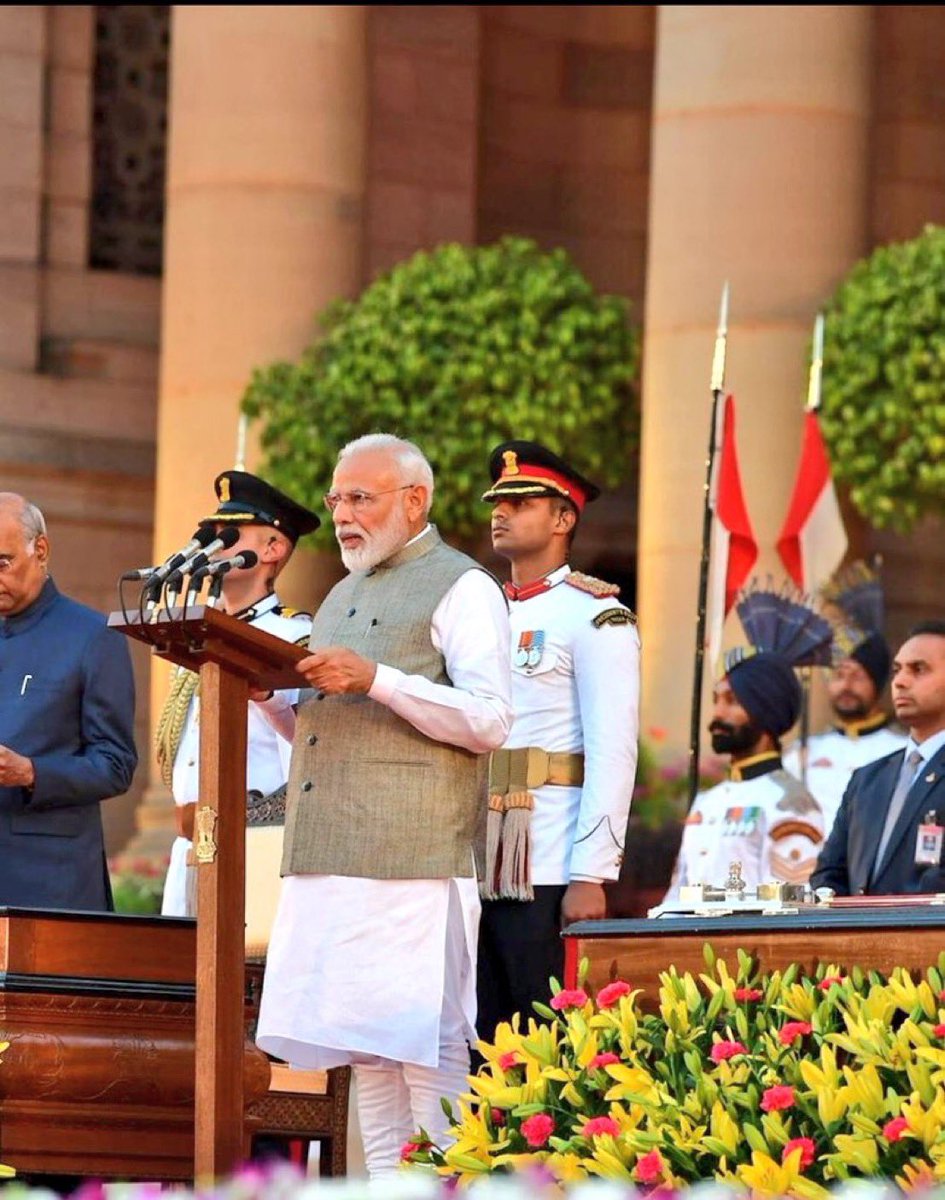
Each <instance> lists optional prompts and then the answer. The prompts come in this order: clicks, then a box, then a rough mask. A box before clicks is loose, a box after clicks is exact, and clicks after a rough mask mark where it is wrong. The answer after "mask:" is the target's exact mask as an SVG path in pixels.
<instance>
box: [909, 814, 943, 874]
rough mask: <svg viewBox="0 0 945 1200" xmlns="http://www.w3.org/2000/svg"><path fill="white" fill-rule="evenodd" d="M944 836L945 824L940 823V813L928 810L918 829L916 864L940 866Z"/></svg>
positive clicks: (916, 836)
mask: <svg viewBox="0 0 945 1200" xmlns="http://www.w3.org/2000/svg"><path fill="white" fill-rule="evenodd" d="M943 838H945V826H943V825H940V824H939V820H938V814H937V813H935V812H932V811H929V812H927V813H926V814H925V820H924V821H923V822H922V824H921V825H920V826H919V828H918V829H917V830H916V835H915V862H916V866H931V867H937V866H938V864H939V863H940V862H941V860H942V840H943Z"/></svg>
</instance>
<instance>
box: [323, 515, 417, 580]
mask: <svg viewBox="0 0 945 1200" xmlns="http://www.w3.org/2000/svg"><path fill="white" fill-rule="evenodd" d="M355 532H356V533H359V534H360V535H361V537H362V538H363V539H364V542H363V544H362V545H360V546H359V547H358V548H357V549H356V550H348V549H346V548H345V547H344V546H342V545H341V542H340V535H341V534H347V533H355ZM335 537H336V538H337V539H339V542H338V544H339V547H340V549H341V561H342V562H343V563H344V565H345V566H346V567H347V568H348V570H349V571H369V570H370V569H371V567H376V566H377V564H378V563H382V562H384V560H385V559H388V558H390V557H391V555H392V554H395V553H396V552H397V551H398V550H400V549H401V547H402V546H405V545H406V544H407V542H408V541H409V540H410V526H409V524H408V523H407V514H406V513H405V512H404V511H403V509H402V508H395V509H394V511H393V512H392V513H391V515H390V518H389V520H388V521H387V524H386V525H382V526H381V527H380V528H379V529H375V530H374V532H373V533H368V531H367V530H366V529H365V528H364V527H363V526H362V525H359V524H358V523H357V521H348V522H347V523H346V524H344V525H340V526H338V527H337V528H336V529H335Z"/></svg>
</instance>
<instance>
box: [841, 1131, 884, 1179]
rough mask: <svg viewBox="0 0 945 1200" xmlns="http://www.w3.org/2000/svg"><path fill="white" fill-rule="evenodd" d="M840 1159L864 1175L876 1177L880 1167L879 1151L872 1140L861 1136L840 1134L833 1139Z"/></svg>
mask: <svg viewBox="0 0 945 1200" xmlns="http://www.w3.org/2000/svg"><path fill="white" fill-rule="evenodd" d="M833 1143H834V1145H835V1146H836V1148H837V1153H836V1154H835V1155H831V1158H839V1159H840V1160H841V1161H842V1162H843V1163H844V1164H845V1165H846V1166H849V1167H853V1168H854V1169H855V1170H857V1171H861V1172H862V1173H863V1174H864V1175H875V1174H876V1171H877V1168H878V1167H879V1150H878V1148H877V1146H876V1142H875V1141H874V1140H873V1139H872V1138H868V1137H863V1136H862V1135H861V1134H848V1133H838V1134H837V1136H836V1137H835V1138H834V1139H833Z"/></svg>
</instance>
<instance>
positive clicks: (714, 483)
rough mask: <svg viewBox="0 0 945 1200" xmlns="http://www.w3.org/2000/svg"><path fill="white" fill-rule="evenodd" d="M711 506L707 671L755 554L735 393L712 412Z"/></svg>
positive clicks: (714, 660)
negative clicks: (740, 465) (740, 466)
mask: <svg viewBox="0 0 945 1200" xmlns="http://www.w3.org/2000/svg"><path fill="white" fill-rule="evenodd" d="M709 506H710V508H711V510H712V541H711V549H710V556H709V561H710V568H711V569H710V574H709V593H708V609H707V620H706V625H707V638H706V652H707V653H708V656H709V665H710V669H712V670H714V668H715V666H716V664H717V662H718V660H719V656H720V654H721V651H722V631H723V629H724V627H725V618H726V617H727V616H728V614H729V612H730V611H731V610H732V607H733V606H734V604H735V599H736V597H737V596H738V593H739V591H740V590H741V588H742V587H743V585H744V583H745V581H746V580H747V579H748V575H749V573H750V572H751V569H752V567H753V566H754V565H755V560H756V559H757V558H758V543H757V542H756V541H755V533H754V530H753V529H752V527H751V519H750V518H749V516H748V507H747V505H746V504H745V497H744V494H743V492H742V478H741V472H740V471H739V469H738V450H737V447H736V445H735V397H734V396H726V397H725V399H724V400H723V401H722V403H721V404H720V405H719V409H718V413H717V414H716V424H715V461H714V467H713V472H712V480H711V484H710V489H709Z"/></svg>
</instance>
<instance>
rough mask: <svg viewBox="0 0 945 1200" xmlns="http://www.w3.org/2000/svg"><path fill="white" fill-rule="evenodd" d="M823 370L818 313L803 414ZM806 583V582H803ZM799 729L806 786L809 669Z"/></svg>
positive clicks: (815, 399) (815, 400)
mask: <svg viewBox="0 0 945 1200" xmlns="http://www.w3.org/2000/svg"><path fill="white" fill-rule="evenodd" d="M823 370H824V314H823V313H818V314H817V316H816V318H815V320H814V343H813V347H812V349H811V356H810V371H809V372H808V377H807V404H806V405H805V406H804V409H805V412H809V413H815V412H817V411H818V410H819V408H820V398H821V382H822V376H823ZM804 582H805V583H807V580H805V581H804ZM800 674H801V729H800V743H801V747H800V762H801V782H802V783H803V784H805V785H806V784H807V743H808V741H809V740H810V679H811V669H810V667H803V668H802V669H801V673H800Z"/></svg>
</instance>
